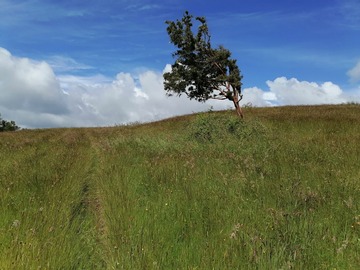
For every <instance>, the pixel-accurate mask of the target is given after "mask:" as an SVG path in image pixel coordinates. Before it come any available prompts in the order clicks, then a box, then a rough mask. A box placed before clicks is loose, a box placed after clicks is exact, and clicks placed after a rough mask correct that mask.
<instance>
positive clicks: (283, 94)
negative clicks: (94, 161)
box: [0, 48, 347, 128]
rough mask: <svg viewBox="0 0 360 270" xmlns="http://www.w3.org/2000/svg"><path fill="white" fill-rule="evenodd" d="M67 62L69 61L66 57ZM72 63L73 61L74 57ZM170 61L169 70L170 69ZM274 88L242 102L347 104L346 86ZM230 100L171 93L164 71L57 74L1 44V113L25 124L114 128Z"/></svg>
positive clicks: (278, 84)
mask: <svg viewBox="0 0 360 270" xmlns="http://www.w3.org/2000/svg"><path fill="white" fill-rule="evenodd" d="M65 62H66V61H65ZM70 62H71V61H70ZM169 68H170V65H166V66H165V69H164V71H163V72H165V71H169ZM267 85H268V87H269V89H267V90H262V89H260V88H258V87H251V88H245V89H243V94H244V98H243V100H242V101H241V104H242V105H244V104H251V105H253V106H274V105H299V104H325V103H326V104H333V103H343V102H346V101H347V100H346V98H345V97H344V93H343V91H342V90H341V88H340V87H339V86H338V85H336V84H334V83H332V82H325V83H323V84H318V83H314V82H307V81H299V80H297V79H295V78H292V79H287V78H285V77H279V78H276V79H275V80H273V81H267ZM232 106H233V104H232V103H231V102H228V101H216V100H210V101H208V102H207V103H206V104H204V103H199V102H196V101H190V100H189V99H187V97H186V96H181V97H179V98H178V97H166V95H165V91H164V88H163V73H162V72H155V71H151V70H145V71H141V72H139V73H138V74H130V73H124V72H120V73H118V74H117V75H116V76H115V77H114V78H110V77H107V76H104V75H94V76H74V75H69V74H63V73H61V75H57V76H56V75H55V73H54V71H53V69H52V67H51V66H50V65H49V64H48V63H47V62H39V61H34V60H31V59H27V58H18V57H15V56H12V55H11V54H10V52H8V51H7V50H5V49H2V48H0V113H1V114H2V117H3V118H5V119H11V120H15V121H16V123H17V124H18V125H20V126H21V127H29V128H37V127H79V126H109V125H115V124H123V123H129V122H136V121H140V122H147V121H154V120H158V119H162V118H166V117H171V116H174V115H182V114H188V113H193V112H198V111H206V110H208V109H210V108H211V107H213V108H214V109H215V110H219V109H228V108H232Z"/></svg>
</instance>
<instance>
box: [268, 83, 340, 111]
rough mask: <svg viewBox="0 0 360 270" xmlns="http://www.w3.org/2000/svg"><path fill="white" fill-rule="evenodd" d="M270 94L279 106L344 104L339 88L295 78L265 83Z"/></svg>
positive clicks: (334, 85) (333, 85) (331, 84)
mask: <svg viewBox="0 0 360 270" xmlns="http://www.w3.org/2000/svg"><path fill="white" fill-rule="evenodd" d="M266 83H267V85H268V86H269V89H270V92H271V93H273V94H274V95H275V96H276V101H277V103H278V104H279V105H314V104H339V103H344V102H346V99H345V97H344V95H343V91H342V90H341V88H340V87H339V86H338V85H336V84H334V83H332V82H325V83H323V84H318V83H315V82H308V81H299V80H297V79H295V78H291V79H287V78H285V77H279V78H276V79H275V80H274V81H267V82H266Z"/></svg>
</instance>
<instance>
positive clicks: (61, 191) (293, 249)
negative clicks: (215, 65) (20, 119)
mask: <svg viewBox="0 0 360 270" xmlns="http://www.w3.org/2000/svg"><path fill="white" fill-rule="evenodd" d="M245 116H246V119H245V120H244V121H239V120H238V119H237V118H236V116H234V113H233V112H219V113H206V114H198V115H190V116H183V117H176V118H172V119H167V120H164V121H160V122H156V123H150V124H144V125H132V126H122V127H109V128H82V129H80V128H78V129H47V130H23V131H19V132H13V133H1V134H0V269H357V267H358V266H359V265H360V257H359V254H360V204H359V198H360V166H359V164H360V118H359V116H360V106H359V105H339V106H304V107H278V108H247V109H245Z"/></svg>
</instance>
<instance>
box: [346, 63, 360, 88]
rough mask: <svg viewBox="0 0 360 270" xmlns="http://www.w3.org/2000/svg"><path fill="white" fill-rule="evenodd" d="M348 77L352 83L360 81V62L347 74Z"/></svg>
mask: <svg viewBox="0 0 360 270" xmlns="http://www.w3.org/2000/svg"><path fill="white" fill-rule="evenodd" d="M347 75H348V76H349V77H350V81H351V82H354V83H355V82H358V81H360V61H359V62H358V63H357V64H356V65H355V67H353V68H352V69H350V70H349V71H348V72H347Z"/></svg>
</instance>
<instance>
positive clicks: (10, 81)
mask: <svg viewBox="0 0 360 270" xmlns="http://www.w3.org/2000/svg"><path fill="white" fill-rule="evenodd" d="M64 101H65V100H64V95H63V93H62V91H61V89H60V85H59V83H58V81H57V79H56V76H55V74H54V72H53V70H52V69H51V67H50V66H49V65H48V64H47V63H46V62H36V61H33V60H30V59H27V58H16V57H13V56H12V55H11V54H10V52H8V51H7V50H5V49H3V48H0V102H1V104H0V105H1V106H2V107H5V108H8V109H15V108H16V109H17V110H30V111H33V112H37V113H44V112H46V113H54V114H61V113H66V112H67V111H68V108H67V106H66V103H65V102H64Z"/></svg>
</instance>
